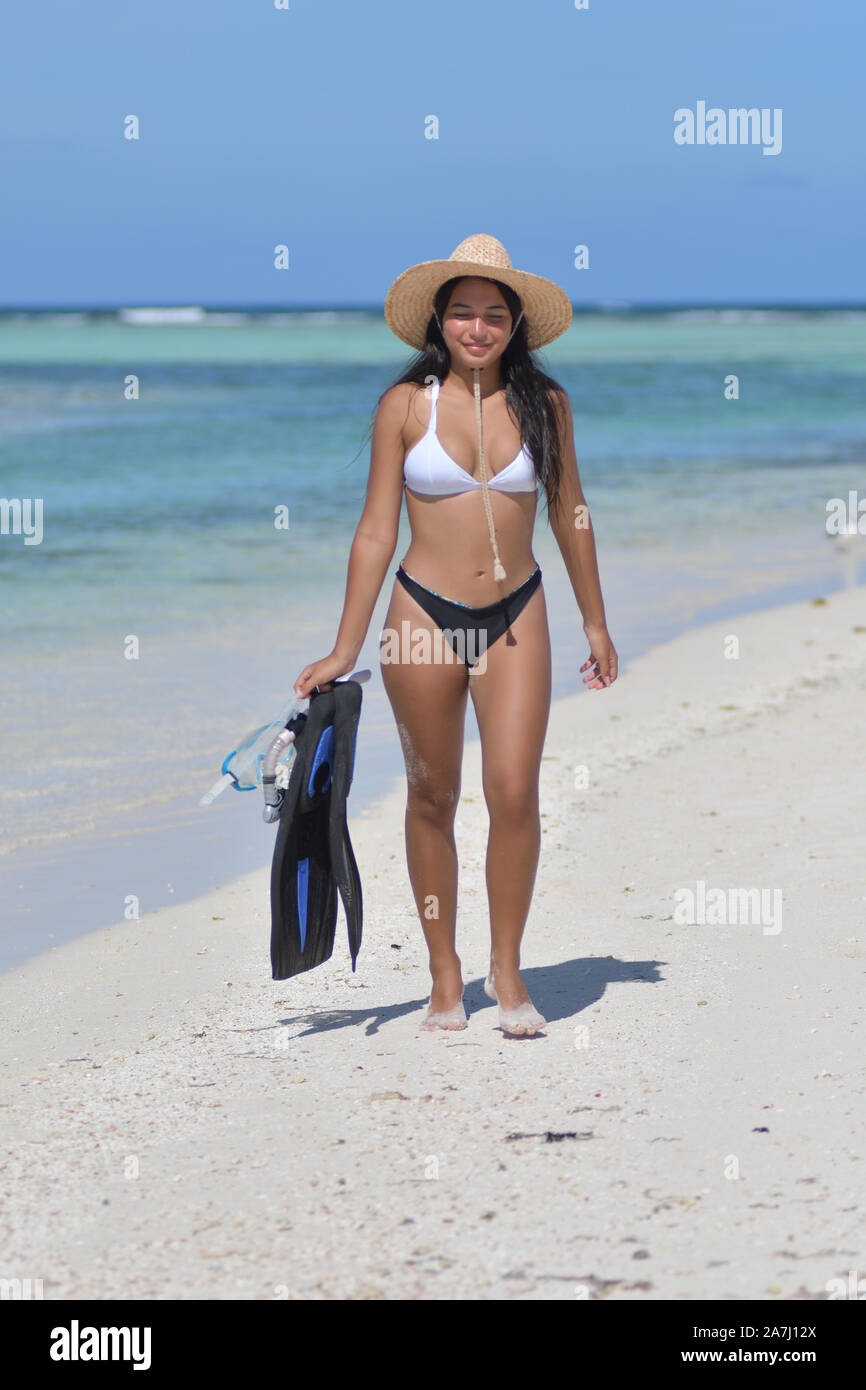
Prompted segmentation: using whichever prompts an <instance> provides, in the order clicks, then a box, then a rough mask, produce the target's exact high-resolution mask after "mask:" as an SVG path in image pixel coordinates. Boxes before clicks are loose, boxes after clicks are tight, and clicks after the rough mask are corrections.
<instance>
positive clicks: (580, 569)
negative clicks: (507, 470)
mask: <svg viewBox="0 0 866 1390" xmlns="http://www.w3.org/2000/svg"><path fill="white" fill-rule="evenodd" d="M550 398H551V400H552V401H553V403H554V407H555V410H556V415H557V420H558V423H559V448H560V457H561V459H562V478H561V481H560V487H559V504H558V506H557V507H556V508H554V509H552V510H551V512H550V525H551V529H552V530H553V534H554V535H555V537H556V543H557V545H558V546H559V549H560V551H561V552H562V558H563V560H564V561H565V568H566V570H567V571H568V577H569V579H570V581H571V587H572V589H573V590H574V596H575V598H576V599H577V603H578V607H579V608H580V611H581V615H582V617H583V630H584V632H585V633H586V639H587V641H588V642H589V650H590V656H589V657H588V658H587V660H586V661H585V662H584V663H583V665H582V666H581V668H580V669H581V671H588V674H587V675H585V676H584V678H583V681H584V685H586V684H588V686H589V689H590V690H601V689H604V688H605V687H607V686H609V685H611V684H612V683H613V681H615V680H616V676H617V656H616V651H615V649H614V645H613V643H612V642H611V640H610V634H609V632H608V630H607V622H606V619H605V616H604V601H603V599H602V596H601V582H600V580H599V577H598V559H597V557H596V552H595V534H594V532H593V529H592V521H591V520H590V515H589V507H588V506H587V502H586V498H585V497H584V495H583V488H582V486H581V482H580V474H579V472H578V468H577V455H576V454H575V452H574V421H573V418H572V414H571V405H570V403H569V400H568V396H567V395H566V394H565V392H564V391H562V392H560V391H551V392H550Z"/></svg>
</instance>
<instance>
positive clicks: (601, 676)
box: [580, 627, 617, 690]
mask: <svg viewBox="0 0 866 1390" xmlns="http://www.w3.org/2000/svg"><path fill="white" fill-rule="evenodd" d="M584 632H585V633H586V640H587V642H588V643H589V651H590V654H589V656H588V657H587V659H586V661H585V662H584V663H583V665H582V666H581V668H580V669H581V671H586V670H587V668H589V673H588V675H586V676H584V678H583V683H584V685H587V682H588V686H587V688H588V689H589V690H605V689H606V688H607V686H609V685H612V684H613V682H614V681H615V680H616V674H617V657H616V648H615V647H614V645H613V642H611V640H610V634H609V632H608V630H607V628H606V627H586V628H584Z"/></svg>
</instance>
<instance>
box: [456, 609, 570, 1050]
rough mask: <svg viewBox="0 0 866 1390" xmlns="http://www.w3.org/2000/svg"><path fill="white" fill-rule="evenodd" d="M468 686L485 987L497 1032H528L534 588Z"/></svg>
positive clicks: (536, 681)
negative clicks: (486, 906)
mask: <svg viewBox="0 0 866 1390" xmlns="http://www.w3.org/2000/svg"><path fill="white" fill-rule="evenodd" d="M469 690H470V693H471V695H472V701H473V704H474V706H475V714H476V717H477V719H478V730H479V733H480V735H481V757H482V768H483V781H484V796H485V800H486V802H487V809H488V812H489V814H490V835H489V838H488V842H487V896H488V900H489V903H490V975H489V978H488V981H487V984H486V985H485V989H486V990H487V993H488V994H489V995H490V996H491V998H495V999H498V1001H499V1005H500V1023H501V1025H502V1027H503V1029H504V1030H505V1031H506V1032H509V1033H515V1034H530V1035H531V1034H533V1033H536V1032H537V1031H538V1029H539V1028H540V1027H541V1026H542V1025H543V1023H544V1019H543V1018H542V1017H541V1015H540V1014H539V1013H537V1012H536V1010H535V1009H534V1008H533V1006H532V1002H531V1000H530V998H529V995H528V994H527V992H526V986H525V985H524V983H523V981H522V979H521V978H520V973H519V966H520V942H521V938H522V936H523V929H524V926H525V925H526V918H527V915H528V913H529V906H530V902H531V899H532V889H533V886H534V883H535V872H536V869H537V867H538V854H539V848H540V844H541V828H540V821H539V815H538V773H539V768H540V765H541V754H542V749H543V747H544V736H545V733H546V731H547V720H548V716H549V713H550V635H549V632H548V626H547V608H546V604H545V602H544V591H543V588H542V586H541V585H539V587H538V588H537V589H536V591H535V593H534V594H533V595H532V597H531V599H530V600H529V602H528V603H527V605H526V607H525V608H524V609H523V611H522V612H521V613H520V614H519V615H518V617H517V618H516V619H515V620H514V622H513V623H512V626H511V628H510V630H509V632H506V633H505V634H504V636H502V637H500V638H499V639H498V640H497V641H496V642H494V643H493V645H492V647H490V648H489V650H488V652H487V666H486V669H485V670H484V671H483V672H481V673H479V674H478V675H475V676H472V677H470V680H469Z"/></svg>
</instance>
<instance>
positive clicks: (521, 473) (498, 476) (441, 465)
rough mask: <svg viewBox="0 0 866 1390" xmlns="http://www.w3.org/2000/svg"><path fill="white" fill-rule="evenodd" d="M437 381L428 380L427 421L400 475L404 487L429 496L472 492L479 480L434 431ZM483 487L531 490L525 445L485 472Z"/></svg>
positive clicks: (529, 457)
mask: <svg viewBox="0 0 866 1390" xmlns="http://www.w3.org/2000/svg"><path fill="white" fill-rule="evenodd" d="M439 386H440V383H439V381H434V382H433V383H432V387H433V404H432V406H431V409H430V423H429V424H428V426H427V429H426V430H425V432H424V434H423V435H422V436H421V438H420V439H419V440H418V443H417V444H415V445H414V446H413V447H412V448H411V449H410V450H409V452H408V454H407V455H406V457H405V459H404V460H403V478H404V480H405V483H406V486H407V487H409V488H411V489H412V491H413V492H420V493H426V494H428V495H430V496H434V495H439V496H443V495H444V494H445V493H450V492H473V491H474V490H475V489H476V488H480V487H481V480H480V479H479V478H473V476H472V474H471V473H467V472H466V469H465V468H461V467H460V464H459V463H455V462H454V460H453V458H452V457H451V455H450V454H446V452H445V450H444V449H443V448H442V445H441V444H440V442H439V436H438V435H437V433H436V405H437V402H438V400H439ZM487 486H488V488H490V489H491V490H492V491H494V492H535V490H536V487H537V486H538V480H537V478H536V476H535V467H534V465H533V462H532V455H531V454H530V453H529V452H528V450H527V449H526V447H525V446H524V447H523V448H521V450H520V453H519V454H518V455H517V457H516V458H513V459H512V460H511V462H510V463H509V464H506V466H505V468H502V469H500V471H499V472H498V473H494V474H493V475H492V476H490V475H488V478H487Z"/></svg>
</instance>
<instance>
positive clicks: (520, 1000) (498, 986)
mask: <svg viewBox="0 0 866 1390" xmlns="http://www.w3.org/2000/svg"><path fill="white" fill-rule="evenodd" d="M494 975H495V976H496V982H495V983H494V978H493V977H494ZM484 993H485V994H486V995H487V997H488V999H495V1000H496V1002H497V1004H498V1005H499V1026H500V1028H501V1029H502V1031H503V1033H505V1034H506V1035H507V1036H508V1037H511V1038H534V1037H535V1035H536V1033H538V1032H540V1031H541V1029H542V1028H543V1027H544V1025H545V1023H546V1022H547V1020H546V1019H545V1018H543V1017H542V1016H541V1014H540V1013H539V1012H538V1010H537V1009H536V1008H535V1005H534V1004H533V1002H532V1000H531V999H530V997H529V995H528V994H527V992H526V986H525V985H524V983H523V981H522V980H521V978H520V975H519V974H518V972H517V971H516V970H512V971H504V970H496V969H495V968H494V967H493V966H491V968H490V973H489V975H488V976H487V979H486V980H485V981H484Z"/></svg>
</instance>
